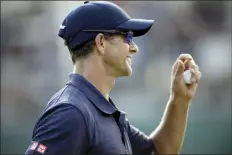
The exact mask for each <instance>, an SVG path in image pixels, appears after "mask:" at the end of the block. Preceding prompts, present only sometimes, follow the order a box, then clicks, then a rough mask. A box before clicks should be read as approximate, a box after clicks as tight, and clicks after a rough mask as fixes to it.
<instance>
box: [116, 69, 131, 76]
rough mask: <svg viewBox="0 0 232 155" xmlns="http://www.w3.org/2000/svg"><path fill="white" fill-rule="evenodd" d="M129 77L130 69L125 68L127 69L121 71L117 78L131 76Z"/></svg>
mask: <svg viewBox="0 0 232 155" xmlns="http://www.w3.org/2000/svg"><path fill="white" fill-rule="evenodd" d="M131 75H132V68H127V69H125V70H123V71H122V72H121V74H119V76H118V77H120V76H131Z"/></svg>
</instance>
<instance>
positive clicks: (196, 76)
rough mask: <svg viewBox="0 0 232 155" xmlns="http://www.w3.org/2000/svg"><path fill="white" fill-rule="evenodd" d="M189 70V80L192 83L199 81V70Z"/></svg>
mask: <svg viewBox="0 0 232 155" xmlns="http://www.w3.org/2000/svg"><path fill="white" fill-rule="evenodd" d="M190 71H191V73H192V77H191V82H192V83H199V82H200V78H201V72H200V71H196V70H194V69H191V70H190Z"/></svg>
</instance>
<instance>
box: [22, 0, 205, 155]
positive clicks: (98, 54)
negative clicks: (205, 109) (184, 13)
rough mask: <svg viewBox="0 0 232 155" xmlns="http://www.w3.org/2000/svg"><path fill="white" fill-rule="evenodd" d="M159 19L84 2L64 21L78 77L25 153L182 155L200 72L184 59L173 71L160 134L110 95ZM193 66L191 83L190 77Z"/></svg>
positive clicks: (52, 104) (56, 100)
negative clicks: (136, 122)
mask: <svg viewBox="0 0 232 155" xmlns="http://www.w3.org/2000/svg"><path fill="white" fill-rule="evenodd" d="M153 22H154V21H153V20H142V19H131V18H130V17H129V16H128V15H127V14H126V13H125V12H124V11H123V10H122V9H121V8H120V7H118V6H117V5H115V4H113V3H110V2H85V4H83V5H81V6H80V7H78V8H76V9H75V10H73V11H72V12H71V13H70V14H69V15H68V16H67V17H66V18H65V20H64V21H63V23H62V25H61V27H60V31H59V36H60V37H61V38H63V39H64V40H65V44H66V45H67V47H68V49H69V51H70V54H71V57H72V61H73V66H74V68H73V73H71V74H70V76H69V81H68V83H67V84H66V86H65V87H64V88H63V89H62V90H60V91H59V92H57V93H56V94H55V95H54V96H53V97H52V98H51V99H50V101H49V103H48V104H47V106H46V108H45V110H44V111H43V113H42V115H41V116H40V117H39V119H38V121H37V123H36V125H35V127H34V130H33V136H32V144H31V145H30V146H29V147H28V149H27V151H26V154H49V155H58V154H61V155H62V154H63V155H64V154H65V155H77V154H152V153H155V154H177V153H179V152H180V150H181V146H182V143H183V138H184V133H185V127H186V120H187V114H188V107H189V103H190V101H191V99H192V97H193V96H194V94H195V91H196V87H197V83H198V82H199V80H200V74H201V73H200V72H199V71H198V70H197V65H196V64H195V63H194V61H193V58H192V57H191V56H190V55H188V54H182V55H180V57H179V58H178V59H177V60H176V62H175V63H174V65H173V69H172V77H171V81H172V84H171V89H170V98H169V100H168V103H167V108H166V110H165V112H164V116H163V119H162V121H161V123H160V125H159V126H158V127H157V129H156V130H155V131H154V132H153V133H152V134H151V135H150V136H146V135H145V134H143V133H142V132H140V131H139V130H138V129H137V128H135V127H133V126H132V125H131V124H130V123H129V121H128V120H127V119H126V117H125V113H123V112H121V111H120V110H118V109H117V107H116V106H115V104H114V103H113V101H112V100H111V98H110V97H109V93H110V90H111V89H112V88H113V86H114V84H115V79H116V78H117V77H120V76H129V75H131V74H132V68H131V56H132V55H133V54H134V53H136V52H137V51H138V48H137V46H136V44H135V43H134V42H133V41H132V37H133V36H134V37H137V36H142V35H144V34H145V33H146V32H148V30H149V29H150V28H151V26H152V24H153ZM186 68H191V71H192V75H193V76H192V82H193V83H192V84H190V85H186V84H185V83H184V80H183V76H182V74H183V72H184V70H185V69H186Z"/></svg>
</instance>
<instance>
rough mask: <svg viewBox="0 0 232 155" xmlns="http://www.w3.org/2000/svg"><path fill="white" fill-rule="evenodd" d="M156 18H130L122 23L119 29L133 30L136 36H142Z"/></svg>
mask: <svg viewBox="0 0 232 155" xmlns="http://www.w3.org/2000/svg"><path fill="white" fill-rule="evenodd" d="M153 23H154V20H147V19H129V20H127V21H125V22H123V23H122V24H120V25H118V26H117V27H116V28H117V29H123V30H131V31H133V32H134V37H138V36H142V35H144V34H146V33H147V32H148V31H149V30H150V28H151V26H152V25H153Z"/></svg>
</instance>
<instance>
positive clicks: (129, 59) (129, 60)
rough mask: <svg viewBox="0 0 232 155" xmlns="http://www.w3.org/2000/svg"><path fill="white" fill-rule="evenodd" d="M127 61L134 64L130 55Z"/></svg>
mask: <svg viewBox="0 0 232 155" xmlns="http://www.w3.org/2000/svg"><path fill="white" fill-rule="evenodd" d="M127 61H128V62H129V64H130V65H131V64H132V61H131V57H130V56H128V57H127Z"/></svg>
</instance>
